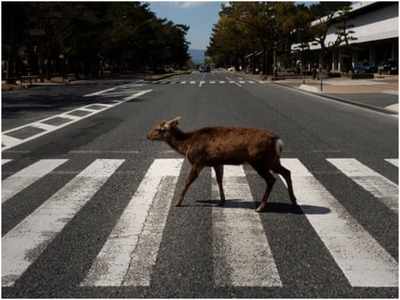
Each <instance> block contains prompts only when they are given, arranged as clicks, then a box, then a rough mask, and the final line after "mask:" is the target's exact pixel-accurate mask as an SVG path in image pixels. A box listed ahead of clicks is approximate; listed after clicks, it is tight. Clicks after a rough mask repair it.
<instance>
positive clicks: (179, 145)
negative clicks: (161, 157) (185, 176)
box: [166, 128, 190, 155]
mask: <svg viewBox="0 0 400 300" xmlns="http://www.w3.org/2000/svg"><path fill="white" fill-rule="evenodd" d="M189 137H190V134H189V133H185V132H183V131H182V130H180V129H178V128H174V129H173V130H171V136H170V138H169V139H168V140H167V141H166V142H167V143H168V145H170V146H171V148H172V149H174V150H176V151H177V152H179V153H180V154H182V155H185V154H186V151H187V149H188V146H189V145H188V140H189Z"/></svg>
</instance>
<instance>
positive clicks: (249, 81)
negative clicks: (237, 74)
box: [247, 80, 255, 84]
mask: <svg viewBox="0 0 400 300" xmlns="http://www.w3.org/2000/svg"><path fill="white" fill-rule="evenodd" d="M247 82H248V83H251V84H255V82H254V81H252V80H247Z"/></svg>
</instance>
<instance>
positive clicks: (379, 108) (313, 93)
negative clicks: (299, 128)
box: [272, 82, 398, 115]
mask: <svg viewBox="0 0 400 300" xmlns="http://www.w3.org/2000/svg"><path fill="white" fill-rule="evenodd" d="M272 83H273V84H276V85H278V86H281V87H285V88H288V89H292V90H295V91H301V92H303V93H307V94H311V95H314V96H320V97H323V98H327V99H331V100H335V101H339V102H343V103H347V104H352V105H356V106H360V107H363V108H368V109H371V110H374V111H379V112H382V113H385V114H389V115H398V113H397V112H394V111H390V110H387V109H385V108H381V107H379V106H374V105H369V104H365V103H361V102H357V101H353V100H347V99H343V98H340V97H337V96H331V95H327V94H321V93H316V92H312V91H309V90H303V89H299V88H296V87H292V86H288V85H285V84H282V83H276V82H272Z"/></svg>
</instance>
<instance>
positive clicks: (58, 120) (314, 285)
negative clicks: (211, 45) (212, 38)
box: [2, 72, 398, 298]
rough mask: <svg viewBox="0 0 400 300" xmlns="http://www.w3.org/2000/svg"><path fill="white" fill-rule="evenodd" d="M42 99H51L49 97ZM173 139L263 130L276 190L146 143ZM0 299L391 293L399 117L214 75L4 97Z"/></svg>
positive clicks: (246, 172) (242, 171)
mask: <svg viewBox="0 0 400 300" xmlns="http://www.w3.org/2000/svg"><path fill="white" fill-rule="evenodd" d="M52 99H53V100H52ZM175 116H181V117H182V120H181V123H180V128H182V129H183V130H185V131H186V130H192V129H196V128H200V127H203V126H244V127H257V128H267V129H269V130H272V131H274V132H276V133H277V134H279V136H280V137H281V138H282V140H283V141H284V143H285V147H284V151H283V155H282V163H283V164H284V165H285V166H287V167H288V168H289V169H290V170H291V172H292V177H293V184H294V189H295V193H296V194H297V197H298V202H299V204H300V208H293V207H292V206H291V204H290V200H289V198H288V195H287V191H286V187H285V185H284V184H283V182H282V181H280V180H278V181H277V183H276V185H275V187H274V190H273V191H272V194H271V197H270V200H269V201H270V203H269V207H268V209H267V211H266V212H265V213H261V214H258V213H256V212H255V210H254V209H255V207H256V206H257V201H259V200H260V199H261V197H262V194H263V192H264V189H265V184H264V182H263V180H262V179H261V178H260V177H258V175H257V174H256V173H255V171H253V170H252V169H251V167H249V166H247V165H245V166H243V167H241V166H234V167H232V166H228V167H226V168H225V179H224V185H225V190H226V196H227V203H226V206H225V207H218V206H217V203H218V202H217V201H218V199H219V198H218V193H217V192H216V190H217V189H216V183H215V179H214V175H213V174H212V173H211V170H209V169H205V170H203V172H202V173H201V176H200V177H199V179H198V180H197V181H196V182H195V183H194V184H193V185H192V187H191V189H190V190H189V192H188V193H187V196H186V198H185V202H184V206H183V207H180V208H176V207H175V206H174V203H175V202H176V201H177V196H178V193H179V191H180V190H181V189H182V188H183V184H184V180H185V177H186V176H187V175H188V172H189V170H190V166H189V164H188V162H187V161H185V160H184V158H183V157H181V156H179V155H178V154H177V153H175V152H174V151H172V150H171V149H170V148H169V147H168V146H167V145H166V144H163V143H159V142H150V141H148V140H147V139H146V134H147V132H148V130H149V129H150V128H151V127H152V126H153V125H154V124H156V123H157V122H159V121H161V120H166V119H170V118H173V117H175ZM2 126H3V134H2V135H3V139H2V144H3V145H2V146H3V151H2V286H3V288H2V292H3V297H13V298H17V297H29V298H36V297H46V298H52V297H62V298H67V297H76V298H79V297H91V298H95V297H102V298H107V297H119V298H123V297H131V298H132V297H134V298H140V297H151V298H158V297H185V298H191V297H202V298H209V297H212V298H217V297H224V298H230V297H246V298H252V297H262V298H270V297H307V298H310V297H318V298H325V297H379V298H387V297H398V119H397V117H395V116H391V115H387V114H382V113H379V112H375V111H370V110H368V109H364V108H360V107H356V106H351V105H348V104H344V103H339V102H335V101H333V100H327V99H324V98H320V97H318V96H312V95H309V94H306V93H302V92H297V91H294V90H291V89H287V88H285V87H281V86H277V85H274V84H271V83H268V82H263V81H258V80H251V79H248V78H242V77H239V76H238V75H235V74H232V73H225V72H211V73H197V72H195V73H192V74H190V75H182V76H179V77H173V78H169V79H164V80H161V81H159V82H153V83H138V82H133V81H132V82H129V81H128V82H125V83H122V84H116V83H113V84H106V82H102V83H101V84H98V85H82V86H78V87H72V86H66V87H65V86H58V87H49V88H35V89H32V90H29V91H28V92H27V91H24V92H21V91H17V92H11V93H5V94H3V116H2Z"/></svg>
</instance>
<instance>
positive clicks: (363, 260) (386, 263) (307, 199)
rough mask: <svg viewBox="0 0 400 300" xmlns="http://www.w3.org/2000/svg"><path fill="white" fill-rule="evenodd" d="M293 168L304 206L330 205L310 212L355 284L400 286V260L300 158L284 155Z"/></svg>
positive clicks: (329, 246)
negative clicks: (399, 283) (318, 211)
mask: <svg viewBox="0 0 400 300" xmlns="http://www.w3.org/2000/svg"><path fill="white" fill-rule="evenodd" d="M281 162H282V164H283V165H284V166H285V167H287V168H288V169H289V170H290V171H291V172H292V177H293V184H294V192H295V194H296V196H297V197H298V203H299V205H300V207H301V206H303V205H304V206H306V205H308V206H314V207H316V208H317V207H319V208H324V209H328V210H329V211H328V212H326V213H320V214H316V213H310V214H307V207H303V208H302V210H303V211H304V213H305V216H306V217H307V219H308V220H309V222H310V223H311V225H312V226H313V227H314V230H315V231H316V232H317V234H318V235H319V237H320V239H321V240H322V242H323V243H324V244H325V246H326V248H327V249H328V250H329V252H330V253H331V255H332V257H333V258H334V260H335V261H336V263H337V264H338V266H339V267H340V269H341V270H342V272H343V273H344V275H345V276H346V278H347V280H348V281H349V283H350V285H351V286H353V287H397V286H398V264H397V262H396V260H395V259H394V258H393V257H392V256H390V254H389V253H387V252H386V250H385V249H384V248H382V246H380V245H379V243H378V242H377V241H376V240H375V239H374V238H373V237H372V236H371V235H370V234H369V233H368V232H367V231H366V230H365V229H364V228H363V227H362V226H361V225H360V224H358V223H357V222H356V220H355V219H354V218H353V217H352V216H351V215H350V214H349V213H348V212H347V211H346V209H345V208H344V207H343V206H342V205H341V204H340V203H339V202H338V201H337V200H336V199H335V197H333V196H332V195H331V194H330V193H329V192H328V191H327V190H326V189H325V188H324V187H323V186H322V185H321V184H320V183H319V181H318V180H317V179H315V177H314V176H313V175H312V174H311V173H310V172H309V171H308V170H307V168H306V167H305V166H304V165H303V164H302V163H301V162H300V161H299V160H298V159H281Z"/></svg>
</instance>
